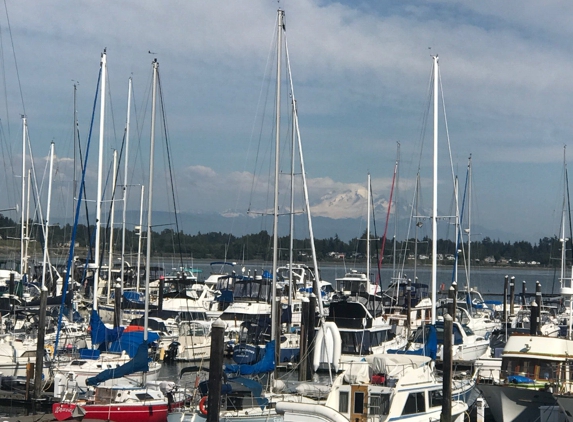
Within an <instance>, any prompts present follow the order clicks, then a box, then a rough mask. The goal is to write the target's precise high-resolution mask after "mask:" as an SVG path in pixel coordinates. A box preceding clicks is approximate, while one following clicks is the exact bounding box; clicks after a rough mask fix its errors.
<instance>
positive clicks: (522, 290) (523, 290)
mask: <svg viewBox="0 0 573 422" xmlns="http://www.w3.org/2000/svg"><path fill="white" fill-rule="evenodd" d="M525 284H526V283H525V280H523V284H522V285H521V304H522V305H523V306H525V304H526V302H525V292H526V291H527V286H526V285H525Z"/></svg>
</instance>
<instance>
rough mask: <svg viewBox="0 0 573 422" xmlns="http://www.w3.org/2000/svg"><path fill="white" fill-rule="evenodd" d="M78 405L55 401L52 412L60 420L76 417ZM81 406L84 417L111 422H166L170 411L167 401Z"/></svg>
mask: <svg viewBox="0 0 573 422" xmlns="http://www.w3.org/2000/svg"><path fill="white" fill-rule="evenodd" d="M77 406H78V405H77V404H75V403H54V405H53V406H52V413H53V414H54V417H55V418H56V419H57V420H59V421H65V420H70V419H74V415H73V414H74V410H75V409H76V407H77ZM81 408H82V409H83V411H84V412H85V415H84V416H83V418H84V419H100V420H105V421H111V422H142V421H145V422H166V421H167V413H168V411H169V407H168V405H167V404H166V403H165V404H144V403H123V404H122V403H120V404H112V405H99V404H87V405H85V406H81ZM78 410H79V409H78Z"/></svg>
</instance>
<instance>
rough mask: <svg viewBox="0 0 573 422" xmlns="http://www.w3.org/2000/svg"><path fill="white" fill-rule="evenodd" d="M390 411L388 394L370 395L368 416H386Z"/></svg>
mask: <svg viewBox="0 0 573 422" xmlns="http://www.w3.org/2000/svg"><path fill="white" fill-rule="evenodd" d="M389 410H390V394H371V395H370V407H369V409H368V413H369V414H370V415H379V416H384V415H387V414H388V412H389Z"/></svg>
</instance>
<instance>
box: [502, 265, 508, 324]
mask: <svg viewBox="0 0 573 422" xmlns="http://www.w3.org/2000/svg"><path fill="white" fill-rule="evenodd" d="M508 283H509V276H508V275H506V276H505V281H504V283H503V321H504V322H506V323H507V287H508Z"/></svg>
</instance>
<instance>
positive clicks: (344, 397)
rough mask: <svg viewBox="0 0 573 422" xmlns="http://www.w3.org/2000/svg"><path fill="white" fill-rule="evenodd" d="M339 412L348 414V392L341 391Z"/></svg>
mask: <svg viewBox="0 0 573 422" xmlns="http://www.w3.org/2000/svg"><path fill="white" fill-rule="evenodd" d="M338 411H339V412H340V413H348V391H341V392H340V394H339V396H338Z"/></svg>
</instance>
